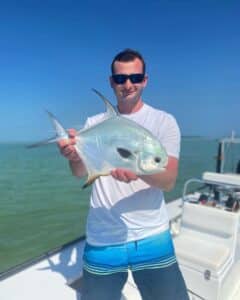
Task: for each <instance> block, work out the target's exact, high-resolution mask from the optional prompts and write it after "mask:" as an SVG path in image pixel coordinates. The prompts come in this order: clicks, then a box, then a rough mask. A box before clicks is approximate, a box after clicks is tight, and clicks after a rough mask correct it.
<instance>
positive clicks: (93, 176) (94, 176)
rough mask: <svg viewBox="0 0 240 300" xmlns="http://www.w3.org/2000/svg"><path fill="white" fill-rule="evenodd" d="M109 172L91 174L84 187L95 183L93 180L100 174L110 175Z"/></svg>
mask: <svg viewBox="0 0 240 300" xmlns="http://www.w3.org/2000/svg"><path fill="white" fill-rule="evenodd" d="M108 175H109V173H101V174H95V175H90V176H88V178H87V180H86V182H85V183H84V185H83V186H82V189H85V188H86V187H88V186H89V185H91V184H93V182H94V181H95V180H96V179H98V178H99V177H100V176H108Z"/></svg>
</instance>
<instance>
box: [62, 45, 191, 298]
mask: <svg viewBox="0 0 240 300" xmlns="http://www.w3.org/2000/svg"><path fill="white" fill-rule="evenodd" d="M145 68H146V67H145V62H144V60H143V58H142V56H141V54H140V53H138V52H137V51H134V50H131V49H126V50H124V51H122V52H120V53H119V54H118V55H117V56H116V57H115V58H114V60H113V62H112V65H111V71H112V75H111V77H110V84H111V87H112V88H113V90H114V93H115V95H116V98H117V109H118V111H119V113H120V114H122V115H124V117H126V118H129V119H131V120H133V121H135V122H137V123H139V124H140V125H142V126H143V127H145V128H147V129H148V130H150V131H151V132H152V133H153V134H154V135H155V136H156V137H157V138H158V139H159V140H160V142H161V143H162V144H163V145H164V146H165V148H166V150H167V153H168V164H167V167H166V170H165V171H163V172H162V173H159V174H154V175H143V176H137V175H136V174H134V173H133V172H131V171H129V170H124V169H116V170H113V171H112V172H111V176H107V177H100V178H99V179H97V180H96V182H95V183H94V185H93V188H92V194H91V199H90V210H89V215H88V220H87V233H86V236H87V243H86V246H85V250H84V257H83V260H84V271H83V291H82V300H119V299H120V298H121V291H122V288H123V286H124V284H125V282H126V280H127V275H128V272H127V271H128V270H129V269H130V270H131V271H132V274H133V278H134V281H135V283H136V284H137V286H138V289H139V291H140V293H141V295H142V298H143V300H157V299H162V300H186V299H188V296H187V292H186V287H185V283H184V280H183V277H182V275H181V272H180V270H179V267H178V264H177V262H176V258H175V254H174V247H173V244H172V239H171V235H170V233H169V225H168V224H169V222H168V217H167V213H166V209H165V203H164V198H163V192H162V190H165V191H169V190H170V189H171V188H172V187H173V186H174V184H175V181H176V177H177V173H178V156H179V151H180V132H179V128H178V125H177V123H176V121H175V119H174V118H173V117H172V116H171V115H169V114H167V113H165V112H163V111H159V110H156V109H154V108H152V107H151V106H149V105H147V104H146V103H144V102H143V99H142V92H143V89H144V88H145V87H146V85H147V81H148V76H147V75H146V72H145ZM103 117H104V114H99V115H97V116H94V117H91V118H88V120H87V123H86V127H89V126H92V125H94V124H96V123H97V122H99V121H101V119H102V118H103ZM75 134H76V132H75V130H73V129H72V130H70V131H69V140H61V141H60V142H59V147H60V151H61V153H62V154H63V155H64V156H65V157H66V158H67V159H69V163H70V167H71V169H72V172H73V174H74V175H75V176H79V177H82V176H85V175H86V169H85V167H84V164H83V162H82V160H81V158H80V157H79V156H78V154H77V152H76V150H75V147H74V144H75Z"/></svg>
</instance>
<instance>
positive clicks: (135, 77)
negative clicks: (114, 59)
mask: <svg viewBox="0 0 240 300" xmlns="http://www.w3.org/2000/svg"><path fill="white" fill-rule="evenodd" d="M144 77H145V74H142V73H137V74H130V75H127V74H113V75H112V79H113V81H114V82H115V83H116V84H124V83H125V82H126V81H127V80H128V79H130V81H131V83H141V82H143V80H144Z"/></svg>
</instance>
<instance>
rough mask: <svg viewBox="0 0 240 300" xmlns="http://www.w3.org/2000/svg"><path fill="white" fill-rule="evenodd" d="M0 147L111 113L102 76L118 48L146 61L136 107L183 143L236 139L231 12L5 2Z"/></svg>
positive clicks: (237, 13) (239, 48) (214, 5)
mask: <svg viewBox="0 0 240 300" xmlns="http://www.w3.org/2000/svg"><path fill="white" fill-rule="evenodd" d="M0 19H1V26H0V112H1V118H0V128H1V135H0V141H30V140H31V141H35V140H38V139H42V138H45V137H48V136H49V135H51V134H52V128H51V124H50V122H49V120H48V117H47V115H46V113H45V112H44V109H48V110H50V111H51V112H53V113H54V114H55V115H56V116H58V118H59V119H60V120H61V121H62V123H63V124H64V125H65V126H66V127H67V128H69V127H78V128H79V126H81V125H82V124H83V123H84V120H85V119H86V117H87V116H88V115H93V114H95V113H98V112H100V111H102V110H104V107H103V104H102V102H101V101H100V100H99V98H98V97H97V96H96V95H95V94H94V93H93V92H92V91H91V88H92V87H94V88H96V89H98V90H100V91H101V92H102V93H103V94H105V95H106V97H108V98H109V99H110V100H111V101H112V102H113V103H115V98H114V95H113V92H112V89H111V88H110V86H109V82H108V76H109V74H110V64H111V61H112V58H113V56H115V54H116V53H117V52H119V51H121V50H122V49H124V48H128V47H130V48H134V49H137V50H139V51H140V52H141V53H142V54H143V56H144V57H145V59H146V62H147V73H148V75H149V84H148V86H147V88H146V90H145V91H144V95H143V98H144V100H145V101H146V102H147V103H149V104H151V105H153V106H155V107H157V108H159V109H163V110H166V111H168V112H170V113H172V114H173V115H174V116H175V117H176V119H177V121H178V123H179V125H180V128H181V131H182V134H183V135H203V136H210V137H221V136H224V135H228V134H230V132H231V130H232V129H234V130H235V131H236V132H237V133H238V134H239V135H240V99H239V98H240V55H239V53H240V2H239V1H231V0H228V1H227V0H225V1H224V0H218V1H217V0H216V1H213V0H208V1H204V0H202V1H200V0H199V1H181V0H178V1H177V0H175V1H173V0H172V1H171V0H169V1H167V0H165V1H161V0H148V1H139V0H138V1H137V0H131V1H128V0H121V1H118V2H117V1H110V0H109V1H108V0H103V1H96V0H90V1H70V0H68V1H67V0H66V1H59V0H58V1H50V0H49V1H44V0H42V1H37V0H35V1H34V0H32V1H30V0H29V1H24V0H22V1H11V0H10V1H8V2H7V4H2V2H1V4H0Z"/></svg>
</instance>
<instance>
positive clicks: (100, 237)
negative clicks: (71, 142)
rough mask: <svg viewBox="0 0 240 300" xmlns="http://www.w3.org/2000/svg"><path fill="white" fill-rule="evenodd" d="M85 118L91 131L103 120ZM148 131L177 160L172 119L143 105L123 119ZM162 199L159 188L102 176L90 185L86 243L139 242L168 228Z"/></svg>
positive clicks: (177, 143) (175, 128) (176, 135)
mask: <svg viewBox="0 0 240 300" xmlns="http://www.w3.org/2000/svg"><path fill="white" fill-rule="evenodd" d="M105 116H106V115H105V114H99V115H96V116H94V117H91V118H88V120H87V122H86V127H90V126H92V125H94V124H96V123H98V122H100V121H101V120H103V118H104V117H105ZM122 116H124V117H126V118H128V119H131V120H133V121H135V122H136V123H138V124H140V125H141V126H143V127H145V128H147V129H148V130H149V131H151V132H152V133H153V134H154V135H155V136H156V137H157V138H158V139H159V141H160V142H161V143H162V145H163V146H164V147H165V148H166V151H167V153H168V155H169V156H174V157H176V158H178V157H179V152H180V130H179V127H178V125H177V123H176V120H175V119H174V117H173V116H172V115H170V114H168V113H166V112H164V111H160V110H157V109H154V108H153V107H151V106H149V105H147V104H144V105H143V106H142V108H141V109H140V110H139V111H137V112H136V113H133V114H127V115H122ZM168 224H169V220H168V216H167V212H166V207H165V202H164V196H163V193H162V191H161V190H160V189H159V188H154V187H151V186H149V185H148V184H146V183H145V182H144V181H142V180H141V179H138V180H136V181H132V182H130V183H124V182H121V181H118V180H115V179H114V178H113V177H112V176H102V177H100V178H99V179H97V180H96V181H95V183H94V185H93V188H92V193H91V198H90V209H89V214H88V219H87V230H86V236H87V242H88V243H89V244H91V245H97V246H103V245H114V244H121V243H125V242H129V241H134V240H139V239H142V238H145V237H148V236H151V235H154V234H157V233H160V232H163V231H164V230H166V229H167V228H168V226H169V225H168Z"/></svg>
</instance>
